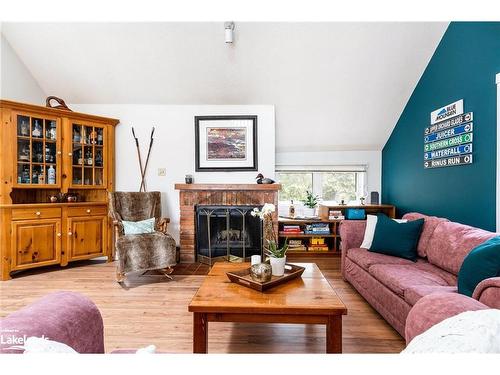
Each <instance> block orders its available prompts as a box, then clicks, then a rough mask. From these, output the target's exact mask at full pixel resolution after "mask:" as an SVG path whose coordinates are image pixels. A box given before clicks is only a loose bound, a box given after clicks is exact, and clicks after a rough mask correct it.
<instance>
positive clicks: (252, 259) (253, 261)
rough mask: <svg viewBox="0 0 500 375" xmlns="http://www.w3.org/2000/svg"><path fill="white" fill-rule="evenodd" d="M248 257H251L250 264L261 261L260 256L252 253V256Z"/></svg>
mask: <svg viewBox="0 0 500 375" xmlns="http://www.w3.org/2000/svg"><path fill="white" fill-rule="evenodd" d="M250 259H251V262H252V266H253V265H254V264H259V263H262V258H261V257H260V255H252V257H251V258H250Z"/></svg>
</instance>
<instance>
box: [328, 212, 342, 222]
mask: <svg viewBox="0 0 500 375" xmlns="http://www.w3.org/2000/svg"><path fill="white" fill-rule="evenodd" d="M344 219H345V217H344V215H342V211H340V210H330V211H329V212H328V220H344Z"/></svg>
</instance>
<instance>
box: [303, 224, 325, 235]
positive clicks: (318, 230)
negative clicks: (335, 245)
mask: <svg viewBox="0 0 500 375" xmlns="http://www.w3.org/2000/svg"><path fill="white" fill-rule="evenodd" d="M304 233H306V234H317V235H321V234H330V226H329V225H328V223H312V224H308V225H306V230H305V232H304Z"/></svg>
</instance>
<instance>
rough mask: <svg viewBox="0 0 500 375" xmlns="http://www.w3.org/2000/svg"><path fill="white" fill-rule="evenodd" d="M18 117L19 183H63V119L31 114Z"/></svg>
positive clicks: (21, 184) (17, 155) (52, 184)
mask: <svg viewBox="0 0 500 375" xmlns="http://www.w3.org/2000/svg"><path fill="white" fill-rule="evenodd" d="M15 118H16V141H15V146H16V183H17V186H28V187H29V186H31V185H37V187H40V185H42V187H55V186H60V184H61V183H60V178H59V176H60V170H59V169H60V166H59V159H60V158H59V155H60V154H61V152H60V146H59V139H60V135H59V130H60V126H59V121H57V120H56V119H50V118H45V117H42V116H31V115H28V114H17V115H15Z"/></svg>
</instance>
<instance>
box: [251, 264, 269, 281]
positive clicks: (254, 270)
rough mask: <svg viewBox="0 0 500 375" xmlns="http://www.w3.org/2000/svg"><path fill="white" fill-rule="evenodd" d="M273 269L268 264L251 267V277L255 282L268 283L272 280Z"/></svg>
mask: <svg viewBox="0 0 500 375" xmlns="http://www.w3.org/2000/svg"><path fill="white" fill-rule="evenodd" d="M271 276H272V268H271V265H270V264H268V263H258V264H254V265H253V266H251V267H250V277H251V278H252V280H253V281H257V282H259V283H267V282H268V281H270V280H271Z"/></svg>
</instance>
